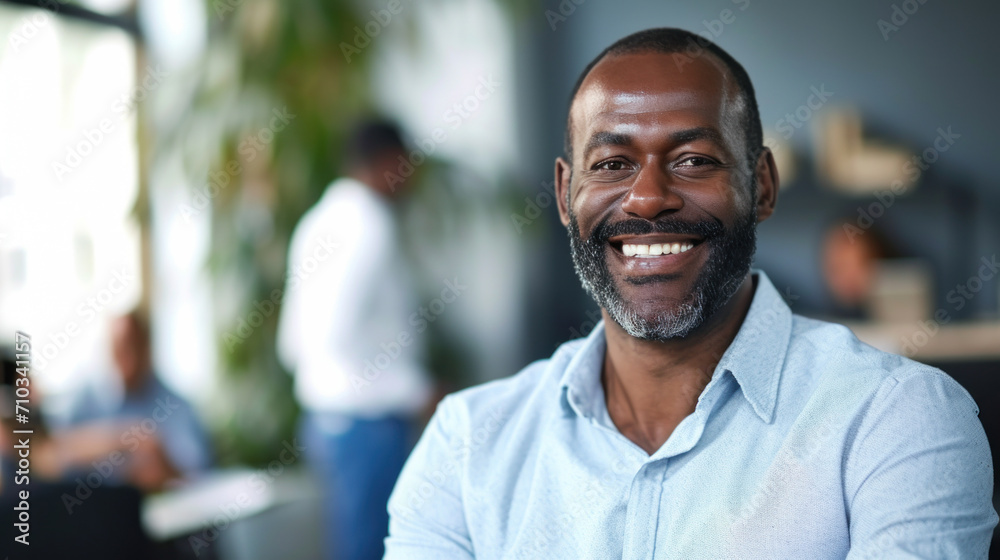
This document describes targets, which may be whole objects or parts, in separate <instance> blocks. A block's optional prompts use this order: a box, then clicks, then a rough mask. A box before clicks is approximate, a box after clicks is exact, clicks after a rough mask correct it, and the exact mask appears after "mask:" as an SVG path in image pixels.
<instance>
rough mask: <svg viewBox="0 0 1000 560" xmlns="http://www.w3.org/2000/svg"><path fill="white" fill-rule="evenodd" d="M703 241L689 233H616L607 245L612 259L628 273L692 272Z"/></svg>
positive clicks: (667, 273)
mask: <svg viewBox="0 0 1000 560" xmlns="http://www.w3.org/2000/svg"><path fill="white" fill-rule="evenodd" d="M703 242H704V239H703V238H701V237H698V236H693V235H690V234H676V233H651V234H647V235H619V236H615V237H612V238H610V239H609V240H608V245H609V246H610V248H611V251H610V252H611V253H612V254H613V255H614V257H613V259H612V260H614V261H617V264H618V265H619V266H620V270H621V271H622V272H623V273H624V274H625V275H627V276H632V275H651V274H655V275H674V274H677V273H680V272H691V269H692V267H693V266H695V265H696V263H697V261H698V259H699V257H700V256H701V253H702V252H703V251H701V250H700V247H701V245H702V244H703ZM616 268H618V267H616ZM698 268H700V266H698Z"/></svg>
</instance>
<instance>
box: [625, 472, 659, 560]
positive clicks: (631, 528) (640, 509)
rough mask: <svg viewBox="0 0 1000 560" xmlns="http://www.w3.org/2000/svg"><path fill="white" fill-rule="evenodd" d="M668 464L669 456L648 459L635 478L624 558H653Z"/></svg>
mask: <svg viewBox="0 0 1000 560" xmlns="http://www.w3.org/2000/svg"><path fill="white" fill-rule="evenodd" d="M666 465H667V460H665V459H663V460H659V461H651V462H648V463H646V464H644V465H643V466H642V467H641V468H640V469H639V472H637V473H636V475H635V477H634V478H633V479H632V484H631V487H630V488H629V496H628V510H627V511H626V514H625V515H626V517H625V538H624V543H625V546H624V547H623V551H622V560H648V559H651V558H653V552H654V550H653V548H654V544H655V540H656V529H657V524H658V519H659V517H660V497H661V494H662V492H663V473H664V470H665V469H666Z"/></svg>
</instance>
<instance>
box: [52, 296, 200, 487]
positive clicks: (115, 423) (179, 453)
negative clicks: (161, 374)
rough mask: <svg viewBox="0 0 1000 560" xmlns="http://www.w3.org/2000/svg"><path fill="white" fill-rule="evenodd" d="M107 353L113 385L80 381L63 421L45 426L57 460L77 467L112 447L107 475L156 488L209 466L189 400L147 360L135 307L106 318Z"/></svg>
mask: <svg viewBox="0 0 1000 560" xmlns="http://www.w3.org/2000/svg"><path fill="white" fill-rule="evenodd" d="M111 353H112V358H113V361H114V364H115V373H116V374H117V378H118V379H119V380H120V381H121V391H120V392H118V391H114V390H112V389H108V388H105V389H104V390H98V389H97V388H96V387H88V388H87V389H85V390H84V391H83V392H82V393H81V394H80V395H79V396H78V398H77V399H76V400H75V401H74V402H73V404H72V406H71V410H70V414H69V418H68V420H69V426H70V427H69V428H68V429H62V430H58V431H55V432H54V433H53V440H54V443H55V445H54V447H56V448H58V449H59V454H58V455H59V457H61V459H62V460H61V461H58V462H59V463H61V465H59V466H57V467H56V468H57V469H60V468H61V469H71V470H75V468H74V466H75V467H76V468H78V467H83V468H84V469H87V468H88V466H89V465H90V463H91V461H92V460H96V459H104V458H105V457H106V456H107V455H108V454H109V453H113V452H114V451H119V452H121V453H122V454H123V456H124V457H125V460H124V462H123V464H122V465H121V468H120V469H116V470H117V471H118V472H115V473H114V474H113V475H112V478H113V479H116V480H119V481H122V482H129V483H132V484H134V485H136V486H138V487H140V488H143V489H145V490H158V489H160V488H162V487H163V485H164V484H165V483H166V482H167V481H169V480H171V479H174V478H179V477H192V476H194V475H196V474H198V473H199V472H201V471H203V470H205V469H206V468H208V467H209V465H210V463H211V452H210V448H209V443H208V438H207V436H206V434H205V431H204V430H203V428H202V426H201V423H200V422H199V421H198V418H197V416H196V415H195V413H194V410H193V409H192V408H191V405H190V404H188V403H187V402H186V401H185V400H184V399H182V398H181V397H179V396H178V395H177V394H176V393H174V392H173V391H171V390H170V389H168V388H167V387H166V386H165V385H164V384H163V383H162V382H161V381H160V380H159V379H158V378H157V377H156V374H155V373H154V372H153V370H152V368H151V359H150V356H151V352H150V337H149V331H148V328H147V326H146V323H145V321H144V320H143V319H142V317H140V315H139V314H138V313H135V312H133V313H130V314H128V315H125V316H122V317H118V318H116V319H114V320H113V321H112V323H111Z"/></svg>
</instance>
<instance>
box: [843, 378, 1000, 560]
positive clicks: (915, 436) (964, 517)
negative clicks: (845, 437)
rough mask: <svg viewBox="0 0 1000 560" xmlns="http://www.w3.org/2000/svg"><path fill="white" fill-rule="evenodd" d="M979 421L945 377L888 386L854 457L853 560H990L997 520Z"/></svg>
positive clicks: (850, 498)
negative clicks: (916, 559) (973, 559)
mask: <svg viewBox="0 0 1000 560" xmlns="http://www.w3.org/2000/svg"><path fill="white" fill-rule="evenodd" d="M978 413H979V410H978V408H977V407H976V404H975V402H974V401H973V400H972V397H970V396H969V394H968V393H967V392H966V391H965V390H964V389H963V388H962V387H961V386H960V385H959V384H958V383H957V382H955V381H954V380H953V379H951V378H950V377H948V376H946V375H944V374H943V373H941V372H939V371H937V370H931V369H927V371H926V372H920V373H916V374H913V375H908V376H905V377H903V378H902V379H895V378H890V379H888V380H887V381H886V383H885V384H884V385H883V387H882V388H881V389H880V390H879V392H878V393H877V394H876V396H875V397H874V399H873V401H872V404H871V405H870V408H869V410H868V412H867V413H866V414H865V416H864V418H863V420H862V421H861V423H860V425H859V428H858V431H857V438H856V439H855V443H854V445H853V447H852V449H851V451H850V453H849V455H848V458H847V468H846V471H845V499H846V500H847V504H848V507H849V522H850V538H851V548H850V552H849V554H848V559H849V560H861V559H864V558H880V559H881V558H933V559H948V558H963V559H965V558H984V559H985V558H986V557H987V555H988V549H989V546H990V540H991V537H992V534H993V528H994V527H995V526H996V524H997V514H996V512H995V511H994V509H993V505H992V499H993V463H992V457H991V455H990V448H989V444H988V443H987V440H986V434H985V432H984V431H983V427H982V424H981V423H980V422H979V418H978Z"/></svg>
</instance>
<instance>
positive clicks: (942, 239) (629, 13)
mask: <svg viewBox="0 0 1000 560" xmlns="http://www.w3.org/2000/svg"><path fill="white" fill-rule="evenodd" d="M998 21H1000V5H997V4H996V3H992V2H987V1H985V0H964V1H959V2H944V1H942V0H884V1H870V0H845V1H843V2H792V1H790V0H783V1H779V0H710V1H707V2H695V1H693V0H692V1H652V0H648V1H647V0H619V1H617V2H606V1H603V0H559V1H557V0H538V1H535V0H426V1H424V0H420V1H419V2H418V1H417V0H388V1H386V0H354V1H330V0H326V1H324V0H287V1H279V0H206V1H200V0H80V1H74V2H68V1H65V2H64V1H62V0H40V1H31V0H6V1H3V2H0V39H3V43H2V46H0V348H3V352H4V353H5V356H6V357H7V359H8V360H10V359H11V356H12V354H13V344H14V339H15V333H16V332H17V331H22V332H25V333H28V334H30V336H31V338H32V341H33V348H34V350H33V352H34V363H33V369H32V377H33V383H34V384H35V385H34V387H36V388H37V393H38V394H37V396H36V397H37V399H38V401H39V402H38V403H36V404H38V406H39V407H41V408H40V409H39V410H42V409H44V414H45V417H46V418H52V419H53V420H52V421H53V422H55V421H58V418H59V417H60V414H63V413H64V411H65V409H66V407H67V406H68V404H67V403H68V402H70V400H71V398H72V395H74V394H75V393H77V392H79V391H80V390H82V388H83V387H85V386H98V387H106V388H107V390H108V391H113V390H115V389H114V388H113V386H114V382H113V380H111V379H110V377H109V374H108V371H109V369H110V363H111V358H110V356H109V355H108V350H107V349H108V347H109V340H108V336H109V335H108V332H107V325H108V322H109V320H110V319H111V318H113V317H115V316H118V315H121V314H123V313H125V312H128V311H130V310H132V309H135V308H138V309H141V310H143V311H144V313H145V314H147V315H148V317H149V320H150V332H151V335H152V348H153V354H152V358H153V364H154V369H155V370H156V371H157V373H158V374H159V376H160V378H161V379H162V381H163V382H164V383H165V384H166V385H168V386H169V387H170V388H171V389H172V390H174V391H175V392H177V393H178V394H180V395H182V396H183V397H184V398H185V399H187V400H188V401H189V402H190V403H192V406H193V408H194V410H195V411H196V412H197V414H198V416H199V418H200V419H201V421H202V422H203V423H204V425H205V426H206V427H207V428H208V432H209V436H210V442H211V446H212V450H213V454H214V457H215V467H214V468H213V469H212V471H211V472H210V473H209V474H207V475H206V476H205V477H203V478H201V479H199V481H197V483H196V484H193V487H184V486H180V487H175V488H170V489H167V490H164V491H160V492H156V493H154V494H147V495H145V496H143V497H142V499H141V501H140V502H138V503H137V504H136V505H135V508H134V509H133V510H130V511H132V512H133V513H134V514H135V519H134V522H135V525H136V527H137V530H141V531H144V532H146V533H147V534H148V535H149V536H150V538H152V539H153V540H154V541H156V542H157V543H159V544H160V545H161V546H163V547H165V548H171V549H172V550H175V551H177V554H178V555H181V556H183V555H184V554H187V555H190V553H191V552H192V550H195V549H197V547H198V546H200V545H199V544H198V542H199V541H197V540H192V537H195V538H196V539H201V542H203V543H204V545H205V547H206V548H205V551H207V553H211V554H213V555H215V556H216V557H218V558H233V559H236V558H239V559H250V558H276V557H281V558H311V557H314V555H315V554H316V550H318V547H319V540H320V537H319V532H320V525H319V523H318V522H317V521H316V512H317V511H318V509H319V504H317V503H316V498H315V495H316V494H315V492H313V491H311V488H312V486H311V484H312V482H311V481H310V478H309V476H308V475H307V474H306V470H305V468H304V466H303V465H301V464H300V462H299V461H289V462H285V461H282V460H279V457H281V455H280V454H281V451H282V450H283V449H285V447H284V446H285V444H287V443H288V442H289V441H291V440H292V438H294V433H295V425H296V420H297V418H298V415H299V412H300V410H299V407H298V405H297V403H296V402H295V399H294V397H293V394H292V382H293V381H292V377H291V376H290V375H289V372H287V371H285V370H284V369H283V368H282V367H281V365H280V364H279V361H278V360H277V358H276V353H275V352H276V351H275V336H276V324H277V319H278V309H279V308H280V305H281V299H282V296H283V294H284V292H285V291H286V290H288V289H294V288H293V287H290V286H291V283H290V281H291V279H292V278H295V277H296V276H301V275H308V273H309V272H308V270H307V269H306V268H299V269H294V270H293V269H291V268H290V267H288V266H287V249H288V242H289V238H290V236H291V233H292V231H293V228H294V226H295V224H296V223H297V221H298V219H299V218H300V217H301V216H302V214H303V213H304V212H305V211H306V210H307V209H308V208H309V207H310V206H311V205H312V204H314V203H315V202H316V201H317V200H318V199H319V197H320V196H321V195H322V193H323V191H324V189H325V187H326V186H327V185H328V184H329V183H330V181H332V180H333V179H335V178H336V177H338V176H339V174H341V173H342V172H343V168H342V164H341V161H340V160H339V158H338V154H340V153H342V151H343V149H344V142H345V137H346V134H347V133H348V131H349V130H350V128H351V126H352V125H353V124H354V123H356V122H357V121H358V120H359V119H361V118H364V117H366V116H374V115H379V116H383V117H387V118H391V119H393V120H395V121H397V122H398V123H400V125H401V126H402V128H403V129H404V130H405V139H406V140H407V142H408V144H409V145H408V148H409V150H410V154H409V157H408V158H407V160H406V161H405V162H404V161H401V162H400V174H402V175H411V174H412V178H413V181H414V183H415V184H414V185H413V188H412V189H411V192H409V193H408V194H407V195H406V196H405V199H404V200H403V203H402V204H403V208H402V211H401V215H402V218H401V222H400V224H401V226H400V227H401V228H402V230H403V231H404V232H405V238H406V240H407V245H406V253H407V255H408V257H409V258H410V259H411V260H412V264H413V269H414V270H415V271H416V273H417V274H416V277H415V279H414V280H413V281H414V283H415V285H416V286H417V289H418V292H419V293H420V294H421V301H422V302H424V303H425V304H429V303H430V302H432V301H433V300H434V299H435V298H437V297H438V295H439V294H440V292H441V291H442V289H444V288H445V287H446V285H447V284H446V282H458V283H460V284H461V285H463V286H465V287H466V289H465V290H464V291H462V292H461V294H460V295H459V296H458V297H457V298H455V299H454V301H452V302H449V303H447V304H446V305H443V306H441V307H440V308H439V309H438V308H436V309H435V312H434V314H433V319H434V320H433V321H432V322H430V323H429V328H428V329H427V330H426V331H425V332H423V333H421V334H420V335H419V336H421V337H424V340H423V341H422V342H424V343H426V345H427V346H428V347H429V349H430V351H429V353H428V356H427V363H426V366H427V369H428V371H429V372H430V373H431V374H432V375H433V376H434V378H435V379H436V381H437V382H438V383H439V387H440V390H441V392H448V391H454V390H457V389H460V388H463V387H467V386H470V385H473V384H476V383H481V382H484V381H488V380H491V379H496V378H499V377H504V376H508V375H511V374H514V373H516V372H517V371H518V370H519V369H520V368H522V367H523V366H524V365H526V364H527V363H529V362H530V361H532V360H536V359H542V358H545V357H547V356H549V355H550V354H551V353H552V352H553V351H554V349H555V348H556V347H557V346H558V345H559V344H560V343H562V342H564V341H566V340H568V339H570V338H575V337H579V336H583V335H586V334H587V332H589V330H590V328H592V327H593V324H594V322H595V318H597V317H599V315H598V313H597V308H596V306H595V305H594V304H593V302H592V300H590V298H589V297H588V296H587V295H586V294H585V293H584V292H583V291H582V289H581V288H580V284H579V282H578V280H577V278H576V276H575V274H574V272H573V269H572V262H571V259H570V256H569V251H568V242H567V238H566V231H565V229H564V228H563V226H562V225H561V224H560V223H559V220H558V215H557V212H556V208H555V199H554V193H553V182H552V176H553V161H554V158H556V157H557V156H559V155H560V154H561V153H562V149H563V148H562V146H563V134H564V128H565V118H566V111H567V103H568V96H569V92H570V89H571V88H572V85H573V83H574V81H575V80H576V78H577V76H578V74H579V73H580V71H581V70H582V69H583V67H584V66H585V65H586V64H587V62H589V61H590V60H591V59H592V58H593V57H594V56H595V55H597V54H598V53H599V52H600V51H601V49H603V48H604V47H605V46H607V45H609V44H610V43H612V42H613V41H614V40H616V39H618V38H620V37H622V36H624V35H626V34H629V33H631V32H634V31H637V30H640V29H643V28H647V27H652V26H669V27H681V28H685V29H688V30H691V31H694V32H697V33H699V34H701V35H702V36H704V37H706V38H709V39H711V40H713V41H715V42H716V43H718V44H719V45H720V46H722V47H723V48H724V49H726V50H728V51H729V52H730V53H732V54H733V56H734V57H735V58H736V59H737V60H738V61H740V62H741V63H742V64H743V65H744V67H745V68H746V69H747V71H748V72H749V74H750V76H751V78H752V80H753V83H754V87H755V89H756V94H757V100H758V103H759V106H760V113H761V117H762V122H763V126H764V130H765V139H766V142H765V143H766V145H767V146H768V147H770V148H771V149H772V151H773V152H774V153H775V156H776V159H777V160H778V163H779V169H780V174H781V192H780V195H779V200H778V207H777V211H776V213H775V215H774V216H773V217H772V218H771V219H770V220H768V221H767V222H765V223H763V224H762V225H761V226H760V227H759V232H758V251H757V255H756V260H755V266H756V267H758V268H761V269H763V270H765V271H766V272H767V273H768V274H769V276H770V277H771V279H772V281H773V282H774V284H775V286H776V287H778V289H779V290H781V291H782V293H783V294H784V296H785V299H786V301H787V302H788V303H789V305H790V306H791V308H792V310H793V311H794V312H796V313H800V314H803V315H807V316H814V317H820V318H826V319H831V320H836V321H840V322H845V323H847V324H848V325H849V326H850V327H851V328H852V329H854V331H855V333H856V334H857V335H858V336H859V337H860V338H861V339H862V340H863V341H865V342H867V343H869V344H872V345H874V346H876V347H879V348H882V349H885V350H888V351H892V352H897V353H901V354H904V355H907V356H909V357H912V358H913V359H916V360H919V361H922V362H926V363H930V364H932V365H935V366H938V367H940V368H942V369H943V370H944V371H945V372H947V373H949V374H950V375H952V376H954V377H955V378H956V379H957V380H959V381H960V382H961V383H962V384H963V385H964V386H965V387H966V388H967V389H968V390H969V391H970V393H971V394H972V395H973V396H974V398H975V399H976V400H977V402H978V403H979V405H980V418H981V420H982V422H983V424H984V426H985V428H986V430H987V434H988V435H989V436H990V437H991V443H993V448H994V463H996V447H997V443H996V439H995V438H997V437H998V436H997V434H998V433H1000V432H998V429H1000V413H998V412H997V411H996V409H995V407H994V406H993V400H994V399H995V398H996V397H997V396H998V391H1000V385H998V381H997V380H998V379H1000V377H998V375H1000V279H998V278H997V276H998V270H997V268H996V267H997V264H996V263H997V254H998V253H1000V220H998V217H1000V168H998V166H997V165H996V157H995V155H996V154H995V151H996V146H997V143H996V130H997V129H998V127H1000V110H998V108H997V102H996V99H995V93H996V92H997V91H1000V74H998V73H997V72H996V70H995V60H996V59H997V58H998V57H1000V41H998V39H997V33H996V30H995V27H996V25H997V22H998ZM697 48H698V47H697V46H696V45H692V49H697ZM845 239H847V240H848V242H847V243H845V242H844V240H845ZM414 311H417V310H416V309H415V310H414ZM8 374H9V372H8ZM9 377H10V375H8V378H9ZM8 383H9V381H8ZM11 398H12V397H11ZM4 399H6V400H9V399H7V397H6V396H5V397H4ZM8 408H10V407H8ZM4 414H5V415H6V416H7V417H8V418H9V417H10V415H11V414H12V411H10V410H5V411H4ZM5 429H6V428H5ZM286 456H287V455H286ZM8 475H9V473H4V474H3V477H4V480H3V482H2V483H0V489H2V486H6V485H8V484H9V480H8V478H9V476H8ZM240 493H244V494H247V495H249V496H250V498H251V501H250V503H249V505H247V506H242V505H241V506H240V507H239V508H237V509H238V511H236V512H235V513H233V514H231V515H229V514H227V515H226V517H225V524H224V526H223V525H222V524H221V523H220V522H219V521H218V519H219V518H218V516H219V513H220V511H221V510H220V508H221V506H223V505H225V504H228V503H230V502H231V501H232V500H233V499H234V498H233V496H236V495H239V494H240ZM33 507H34V506H33ZM37 507H38V508H39V509H41V508H42V505H39V506H37ZM55 507H56V509H60V508H62V507H63V504H62V503H58V504H56V506H55ZM57 513H58V512H57ZM41 515H42V514H41V513H39V516H41ZM53 516H54V517H53V518H55V517H57V514H55V513H54V514H53ZM67 519H72V521H73V522H76V521H77V518H76V517H73V518H67ZM53 523H56V522H55V521H54V522H53ZM53 526H55V525H53ZM95 530H96V529H95ZM36 531H37V538H39V539H44V538H50V537H49V536H47V534H46V530H45V529H44V528H43V527H38V528H37V529H36ZM48 534H49V535H52V536H51V538H55V533H48ZM8 541H9V539H8Z"/></svg>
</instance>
